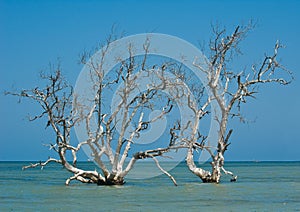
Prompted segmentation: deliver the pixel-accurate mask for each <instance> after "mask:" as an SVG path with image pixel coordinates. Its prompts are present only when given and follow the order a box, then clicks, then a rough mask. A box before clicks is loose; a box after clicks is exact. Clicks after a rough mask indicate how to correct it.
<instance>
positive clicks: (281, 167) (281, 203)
mask: <svg viewBox="0 0 300 212" xmlns="http://www.w3.org/2000/svg"><path fill="white" fill-rule="evenodd" d="M28 164H29V162H0V211H300V162H227V163H226V167H227V169H228V170H231V171H233V172H234V173H235V174H237V175H238V181H237V182H229V181H230V177H227V176H223V178H222V182H221V183H220V184H204V183H202V182H201V181H200V179H199V178H197V177H196V176H195V175H193V174H192V173H190V172H189V171H188V169H187V168H186V166H185V163H180V164H179V165H178V166H177V167H176V168H174V169H173V170H172V171H171V173H172V174H173V176H174V177H175V178H176V180H177V183H178V186H177V187H176V186H174V185H173V183H172V181H171V180H170V179H169V178H168V177H167V176H165V175H160V176H156V177H153V178H149V179H134V178H132V179H131V178H130V179H126V184H125V185H123V186H96V185H94V184H82V183H79V182H75V181H73V182H71V185H70V186H65V185H64V182H65V180H66V178H68V177H69V176H70V173H68V172H67V171H66V170H65V169H63V168H62V167H61V166H60V165H58V164H51V165H49V166H46V167H45V168H44V169H43V170H41V169H40V168H35V169H27V170H25V171H22V169H21V168H22V166H23V165H28ZM78 166H84V167H86V168H90V169H91V170H93V169H94V167H95V166H94V164H93V163H88V162H81V163H79V165H78ZM143 166H144V167H146V166H147V163H144V164H143ZM162 166H164V164H162Z"/></svg>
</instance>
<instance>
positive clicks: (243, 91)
mask: <svg viewBox="0 0 300 212" xmlns="http://www.w3.org/2000/svg"><path fill="white" fill-rule="evenodd" d="M250 29H252V25H251V24H250V25H248V26H245V27H239V26H238V27H236V28H235V30H234V32H233V33H232V34H226V30H225V29H223V30H219V29H218V28H214V30H213V32H214V39H213V40H211V42H210V50H211V56H210V57H209V59H208V61H207V64H206V65H208V67H209V68H208V69H205V68H203V67H204V66H203V64H200V63H198V62H197V60H195V61H194V65H195V66H196V67H197V68H198V69H199V71H201V72H203V73H205V76H206V77H207V79H208V85H207V87H208V90H209V92H211V93H210V95H209V97H208V98H207V101H206V103H204V104H203V105H202V107H201V108H197V107H196V106H195V105H193V104H191V103H189V106H190V107H191V108H192V109H193V111H194V113H195V116H196V120H197V121H196V122H195V124H194V125H193V126H192V128H193V131H192V132H193V133H192V136H191V137H190V139H189V140H188V144H189V150H188V153H187V159H186V160H187V165H188V168H189V170H190V171H191V172H192V173H194V174H195V175H197V176H198V177H200V178H201V180H202V181H203V182H213V183H219V182H220V177H221V171H223V172H224V173H225V174H229V175H231V176H232V179H231V181H236V180H237V176H235V175H234V174H233V173H232V172H230V171H227V170H225V168H224V161H225V159H224V153H225V151H226V150H227V148H228V146H229V145H230V142H229V138H230V136H231V133H232V131H233V130H232V129H228V121H229V119H230V118H231V117H239V118H241V120H243V117H242V116H241V113H240V108H241V105H242V104H244V103H246V99H247V98H248V97H253V98H255V94H256V93H257V92H258V88H259V87H258V86H259V85H265V84H269V83H278V84H281V85H287V84H289V83H290V82H291V81H292V79H293V76H292V73H291V72H290V71H288V70H287V69H286V68H285V67H284V66H283V65H281V63H280V62H279V61H278V51H279V50H280V48H282V47H283V46H282V45H281V44H280V42H279V41H277V42H276V44H275V47H274V49H273V54H271V55H265V56H264V58H263V59H262V62H261V64H259V65H253V66H252V67H251V69H250V70H243V71H238V70H231V69H230V68H229V67H230V66H229V64H230V62H232V60H233V57H234V56H235V55H237V54H239V53H240V51H239V48H238V47H239V44H240V42H241V41H242V40H243V39H244V38H245V36H246V35H247V33H248V32H249V30H250ZM237 69H239V68H237ZM212 101H216V105H217V107H218V109H220V111H221V114H220V116H219V118H218V117H215V118H216V119H217V122H218V131H219V134H218V141H217V146H210V145H209V141H207V139H206V138H205V137H203V136H199V135H200V134H201V133H200V134H199V132H198V125H199V122H200V120H201V118H202V117H203V116H204V115H205V114H207V110H206V109H207V106H208V105H210V104H211V102H212ZM212 109H213V108H212ZM196 149H201V150H203V151H207V152H208V153H209V154H210V156H211V166H212V170H211V172H210V171H207V170H204V169H203V168H200V167H197V166H196V164H195V162H194V151H195V150H196Z"/></svg>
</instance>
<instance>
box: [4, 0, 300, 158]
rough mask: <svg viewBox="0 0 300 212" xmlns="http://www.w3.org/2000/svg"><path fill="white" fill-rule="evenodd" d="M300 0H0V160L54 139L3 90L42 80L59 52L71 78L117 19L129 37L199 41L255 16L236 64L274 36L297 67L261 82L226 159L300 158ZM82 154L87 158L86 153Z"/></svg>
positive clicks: (28, 107) (285, 59) (36, 151)
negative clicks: (288, 77)
mask: <svg viewBox="0 0 300 212" xmlns="http://www.w3.org/2000/svg"><path fill="white" fill-rule="evenodd" d="M299 10H300V1H258V0H257V1H255V0H252V1H158V0H156V1H137V0H136V1H133V0H132V1H121V0H119V1H108V0H106V1H92V0H88V1H83V0H82V1H79V0H77V1H56V0H53V1H31V0H28V1H25V0H24V1H13V0H10V1H3V0H0V70H1V75H0V91H1V95H0V103H1V104H0V117H1V119H0V133H1V137H0V145H1V146H0V160H43V159H46V158H47V157H48V155H50V152H49V151H48V149H47V148H46V147H44V146H43V145H42V144H43V143H48V142H49V141H51V138H52V136H53V134H52V132H51V131H46V130H44V127H45V123H43V122H41V121H38V122H36V123H32V122H31V123H29V122H28V121H27V119H26V116H27V115H28V114H34V112H35V111H37V110H38V108H37V107H36V106H35V105H34V104H30V103H28V102H25V101H24V102H23V103H22V104H17V99H16V98H13V97H9V96H4V95H3V91H4V90H12V89H22V88H31V87H35V86H36V85H39V84H40V83H41V82H40V80H39V78H38V73H39V71H40V70H46V69H47V67H48V64H49V62H52V63H55V62H56V61H57V58H60V61H61V64H62V67H63V70H64V73H65V75H66V77H67V79H68V80H69V81H70V82H71V83H72V84H74V83H75V80H76V78H77V76H78V74H79V73H80V70H81V67H80V66H79V65H78V63H77V62H78V56H79V54H80V52H82V51H83V50H86V49H91V48H92V47H93V46H95V45H96V44H97V43H99V42H101V41H103V39H105V37H106V36H107V35H108V34H109V32H110V29H111V27H112V25H114V24H115V25H116V26H117V29H119V31H124V32H125V35H132V34H136V33H145V32H157V33H165V34H170V35H174V36H178V37H180V38H182V39H184V40H187V41H188V42H190V43H192V44H194V45H196V46H198V45H199V43H202V44H203V43H204V44H205V41H208V40H209V38H210V36H211V24H212V23H216V22H218V23H220V25H221V26H226V27H227V28H228V29H229V30H230V29H233V27H234V26H236V25H240V24H245V23H247V22H248V21H249V20H250V19H253V20H254V21H257V26H256V28H255V29H254V31H252V32H251V33H250V34H249V36H248V37H247V38H246V40H245V41H244V43H243V44H242V46H241V47H242V51H243V53H244V55H243V56H242V57H241V58H240V61H239V62H237V64H240V66H241V67H239V69H243V68H244V67H246V66H248V67H249V66H250V65H251V64H252V63H255V62H259V60H260V59H261V58H262V57H263V55H264V53H266V52H270V50H271V49H272V47H273V46H274V44H275V42H276V40H277V39H279V40H281V41H282V43H284V44H285V45H286V49H284V50H282V51H281V55H280V58H281V59H282V63H283V64H285V65H286V66H287V67H288V68H289V69H290V70H292V71H293V72H294V76H295V81H294V82H293V83H292V84H291V85H289V86H287V87H283V86H278V85H276V86H273V85H272V86H268V87H263V86H262V87H261V89H260V91H261V92H260V93H259V95H258V96H257V99H256V100H252V101H250V103H249V104H248V105H247V106H246V107H245V108H244V113H245V115H246V117H247V118H248V119H249V120H255V122H253V123H251V122H250V123H249V124H240V123H238V122H237V121H234V122H233V126H234V127H235V130H234V134H233V136H232V138H231V139H232V145H231V146H230V147H229V150H228V152H227V153H226V155H225V156H226V158H227V160H300V138H299V131H300V124H299V122H298V121H299V119H300V113H299V108H300V94H299V92H300V83H299V79H300V74H299V68H300V65H299V49H300V44H299V35H300V23H299V20H300V13H299ZM81 159H85V156H84V155H83V154H82V155H81Z"/></svg>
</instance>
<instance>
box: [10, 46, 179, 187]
mask: <svg viewBox="0 0 300 212" xmlns="http://www.w3.org/2000/svg"><path fill="white" fill-rule="evenodd" d="M110 43H111V41H109V42H108V43H107V48H102V52H101V57H100V60H99V58H98V59H97V60H94V59H89V60H88V59H87V57H88V56H89V55H88V54H83V55H82V57H81V62H82V63H83V64H84V65H86V66H88V67H89V68H90V79H91V81H92V82H93V86H94V87H93V90H94V91H95V93H94V94H95V95H94V97H93V99H90V102H89V103H91V104H90V106H89V107H87V106H86V105H85V102H81V100H80V99H78V96H77V95H76V94H74V92H73V88H72V86H70V85H68V83H67V82H66V81H65V80H64V79H63V77H62V75H61V70H60V68H58V69H57V70H56V71H55V73H53V74H51V75H49V76H45V75H43V76H42V78H43V79H45V80H46V81H47V86H46V87H45V88H43V89H40V88H38V87H36V88H34V89H30V90H23V91H21V92H20V93H12V92H8V93H7V94H11V95H16V96H19V97H20V98H27V99H31V100H33V101H34V102H36V103H38V104H39V105H40V107H41V109H42V112H41V114H39V115H37V116H35V117H34V118H31V119H30V120H31V121H33V120H36V119H39V118H43V117H46V119H47V124H46V126H47V127H51V128H52V129H53V130H54V132H55V139H54V140H55V141H54V142H53V143H51V144H49V147H50V149H52V150H54V151H55V152H57V154H58V156H59V158H58V159H56V158H49V159H48V160H47V161H45V162H39V163H36V164H31V165H28V166H25V167H23V169H27V168H34V167H37V166H41V167H44V166H46V165H47V164H48V163H50V162H56V163H59V164H62V166H63V167H64V168H66V170H68V171H69V172H71V173H73V176H71V177H70V178H68V179H67V180H66V185H69V183H70V181H72V180H78V181H80V182H83V183H95V184H98V185H122V184H124V183H125V181H124V178H125V176H126V175H127V174H128V172H129V171H130V170H131V169H132V168H133V166H134V164H135V163H136V161H138V160H141V159H145V158H151V159H153V160H154V162H155V164H156V165H157V167H158V168H159V169H160V170H161V171H162V172H163V173H164V174H166V175H167V176H168V177H169V178H170V179H171V180H172V181H173V183H174V184H175V185H177V184H176V181H175V179H174V178H173V177H172V176H171V175H170V174H169V173H168V172H167V171H165V170H164V169H163V168H162V167H161V165H160V164H159V161H158V159H157V157H159V156H163V155H164V154H165V153H167V152H169V151H170V150H172V149H173V148H175V147H174V142H171V141H172V139H173V138H172V136H171V139H170V142H169V143H168V144H167V145H165V146H160V147H157V148H155V149H145V150H143V151H138V152H135V153H131V154H129V153H130V149H131V147H132V146H133V145H135V140H136V139H137V138H138V137H139V135H140V133H141V132H142V131H143V130H146V129H147V128H148V126H149V125H150V124H151V123H154V122H155V121H157V120H158V119H160V118H162V117H163V116H165V115H166V114H168V113H169V112H170V111H171V109H172V107H173V104H172V99H170V98H166V97H165V96H163V94H162V93H160V92H159V91H160V90H163V89H164V88H166V87H168V86H170V85H168V79H167V78H165V77H164V74H163V72H164V70H165V69H166V67H167V64H162V65H157V67H158V68H157V69H156V70H149V69H147V68H146V64H147V63H146V60H147V48H148V46H147V45H145V46H144V49H145V56H144V58H143V59H142V60H141V61H140V62H136V60H135V57H134V56H133V49H132V48H131V47H130V45H129V48H128V53H129V58H128V59H127V60H126V61H119V62H120V66H119V67H118V68H116V72H115V74H112V75H110V76H109V77H106V76H105V74H104V69H103V67H102V65H103V63H104V60H105V56H106V53H107V50H108V48H109V45H110ZM152 65H153V64H152ZM151 67H152V66H151ZM136 70H142V71H140V72H139V73H137V71H136ZM148 72H149V74H154V75H157V77H158V78H159V79H160V82H159V83H157V82H156V83H155V84H153V85H149V88H147V89H146V90H143V91H140V92H139V93H138V95H135V96H134V98H129V97H130V95H131V93H132V92H133V91H135V90H136V89H137V88H138V84H137V81H136V79H137V78H138V77H137V75H138V74H141V73H148ZM150 72H151V73H150ZM120 83H122V86H121V88H120V89H119V93H118V95H119V96H120V101H119V102H118V103H117V105H116V107H115V110H113V111H112V112H111V113H108V112H107V111H105V110H104V109H103V102H102V100H103V98H105V96H104V95H105V94H104V90H105V89H110V88H112V87H113V86H117V85H119V84H120ZM172 85H173V84H172ZM158 99H159V106H160V108H161V112H160V114H159V115H157V116H156V117H153V118H152V119H150V120H145V119H144V117H143V116H144V113H143V109H144V108H149V109H150V110H151V109H152V108H153V105H155V102H156V101H157V100H158ZM72 106H73V107H72ZM105 112H106V113H105ZM94 117H96V120H97V121H96V125H95V124H93V119H94ZM77 124H83V125H84V126H85V128H86V139H85V140H81V141H79V143H78V144H74V143H75V142H74V141H71V137H70V134H71V130H72V129H73V128H74V127H75V125H77ZM117 124H120V126H121V127H120V129H121V130H120V132H117V131H116V125H117ZM130 124H133V125H134V126H135V128H134V129H133V130H131V131H130V136H129V137H127V138H126V137H125V136H124V135H125V132H126V131H128V129H129V125H130ZM170 132H172V130H170ZM84 147H87V148H89V150H90V152H91V155H90V156H91V157H92V159H93V160H94V161H95V163H96V164H97V165H98V166H99V167H100V169H101V172H98V171H97V170H96V169H95V170H84V169H80V168H79V167H77V152H78V151H80V150H81V149H82V148H84ZM67 152H71V153H72V162H69V160H68V159H67V156H66V155H67ZM104 158H107V159H108V161H105V159H104Z"/></svg>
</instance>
